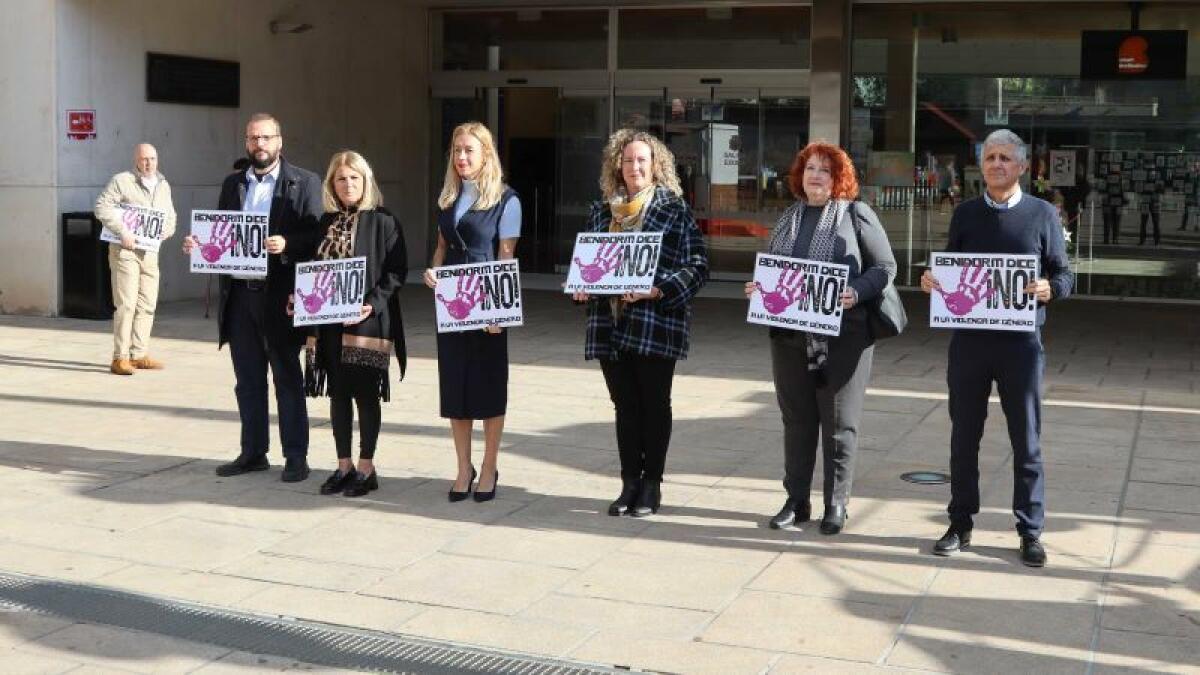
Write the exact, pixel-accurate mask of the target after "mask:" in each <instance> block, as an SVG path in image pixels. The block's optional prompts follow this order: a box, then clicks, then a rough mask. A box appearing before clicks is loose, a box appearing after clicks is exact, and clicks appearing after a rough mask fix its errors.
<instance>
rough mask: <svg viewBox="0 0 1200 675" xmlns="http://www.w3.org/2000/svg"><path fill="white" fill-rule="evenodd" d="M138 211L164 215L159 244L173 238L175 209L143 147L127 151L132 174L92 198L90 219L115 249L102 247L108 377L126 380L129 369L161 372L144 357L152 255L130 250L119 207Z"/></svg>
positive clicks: (154, 280) (152, 292) (154, 276)
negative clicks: (108, 303) (107, 282)
mask: <svg viewBox="0 0 1200 675" xmlns="http://www.w3.org/2000/svg"><path fill="white" fill-rule="evenodd" d="M126 205H130V206H141V207H146V208H152V209H158V210H160V211H164V212H166V218H164V219H163V228H162V239H168V238H169V237H170V236H171V235H172V234H174V233H175V206H174V205H173V204H172V203H171V186H170V185H169V184H168V183H167V179H166V178H164V177H163V175H162V174H161V173H159V172H158V151H157V150H155V149H154V146H153V145H150V144H149V143H139V144H138V145H137V146H136V147H135V148H134V150H133V170H132V171H122V172H121V173H118V174H117V175H115V176H113V177H112V180H110V181H109V182H108V186H107V187H105V188H104V191H103V192H101V193H100V196H99V197H98V198H97V199H96V217H97V218H99V219H100V222H101V224H103V225H104V227H105V228H106V229H107V230H109V232H111V233H112V234H114V235H116V236H118V237H120V239H121V243H120V244H109V245H108V264H109V267H110V268H112V291H113V304H115V305H116V307H117V309H116V311H115V312H113V357H112V365H111V366H110V367H109V369H110V370H111V371H112V373H113V374H114V375H132V374H133V373H134V371H135V369H138V368H143V369H158V368H162V367H163V364H162V362H161V361H157V360H155V359H152V358H150V356H149V354H148V353H147V348H148V347H149V344H150V329H151V327H152V326H153V325H154V306H155V305H156V304H158V251H147V250H142V249H140V248H136V246H137V240H136V238H135V237H134V233H133V232H131V231H130V230H129V228H128V227H126V225H125V222H124V218H123V217H122V216H123V215H124V208H123V207H124V206H126Z"/></svg>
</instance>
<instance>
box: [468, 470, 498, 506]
mask: <svg viewBox="0 0 1200 675" xmlns="http://www.w3.org/2000/svg"><path fill="white" fill-rule="evenodd" d="M498 485H500V471H499V470H497V471H496V477H495V479H494V480H493V482H492V489H491V490H488V491H487V492H483V491H481V490H480V489H479V486H476V487H475V494H474V495H473V496H474V497H475V501H477V502H490V501H492V500H493V499H495V498H496V487H497V486H498Z"/></svg>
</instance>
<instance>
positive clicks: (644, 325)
mask: <svg viewBox="0 0 1200 675" xmlns="http://www.w3.org/2000/svg"><path fill="white" fill-rule="evenodd" d="M600 189H601V192H602V193H603V196H604V199H603V200H602V201H600V202H597V203H596V204H594V205H593V206H592V210H591V214H590V215H589V217H588V225H587V229H588V231H590V232H638V231H642V232H662V233H663V241H662V248H661V251H660V254H659V261H658V270H657V272H656V273H655V276H654V286H653V288H652V289H651V291H650V292H649V293H626V294H625V295H623V296H604V297H595V296H590V295H588V294H587V293H575V294H574V298H575V301H576V302H584V303H587V310H588V321H587V340H586V345H585V349H584V358H585V359H587V360H589V361H590V360H593V359H595V360H598V361H599V362H600V368H601V370H602V371H603V372H604V381H605V383H606V384H607V385H608V393H609V396H610V397H611V398H612V402H613V406H614V407H615V408H616V422H617V448H618V451H619V453H620V457H621V483H622V488H621V494H620V496H619V497H617V500H616V501H614V502H613V503H612V505H610V506H609V508H608V514H609V515H611V516H620V515H623V514H628V515H631V516H634V517H641V516H647V515H650V514H651V513H656V512H657V511H658V507H659V503H660V501H661V490H660V484H661V483H662V478H663V469H664V467H665V465H666V459H667V447H668V445H669V444H670V440H671V383H672V380H673V378H674V376H675V362H676V361H677V360H679V359H683V358H687V351H688V331H689V326H690V323H691V318H692V304H691V303H692V298H694V297H695V296H696V293H697V292H699V291H700V288H701V287H702V286H703V285H704V282H705V281H706V280H707V279H708V249H707V247H706V245H705V243H704V236H703V235H702V234H701V233H700V229H699V228H698V227H697V226H696V220H695V218H693V217H692V212H691V209H690V208H688V205H687V203H686V202H684V201H683V198H682V197H681V195H682V193H683V191H682V189H680V187H679V177H678V176H677V175H676V174H675V156H674V155H672V154H671V151H670V150H668V149H667V147H666V146H665V145H663V144H662V142H661V141H659V140H658V139H657V138H655V137H654V136H652V135H651V134H649V133H646V132H643V131H637V130H634V129H622V130H620V131H618V132H616V133H615V134H613V135H612V136H611V137H610V138H609V139H608V144H607V146H606V147H605V149H604V157H603V161H602V165H601V169H600Z"/></svg>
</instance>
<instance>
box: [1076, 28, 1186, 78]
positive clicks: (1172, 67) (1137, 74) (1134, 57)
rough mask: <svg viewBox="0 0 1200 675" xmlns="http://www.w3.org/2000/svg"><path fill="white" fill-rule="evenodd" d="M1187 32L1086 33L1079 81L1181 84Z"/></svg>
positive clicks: (1087, 31) (1097, 31)
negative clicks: (1168, 81) (1136, 81)
mask: <svg viewBox="0 0 1200 675" xmlns="http://www.w3.org/2000/svg"><path fill="white" fill-rule="evenodd" d="M1187 43H1188V33H1187V31H1186V30H1134V31H1129V30H1085V31H1083V35H1082V38H1081V39H1080V45H1081V52H1080V58H1079V79H1081V80H1182V79H1184V78H1185V77H1187Z"/></svg>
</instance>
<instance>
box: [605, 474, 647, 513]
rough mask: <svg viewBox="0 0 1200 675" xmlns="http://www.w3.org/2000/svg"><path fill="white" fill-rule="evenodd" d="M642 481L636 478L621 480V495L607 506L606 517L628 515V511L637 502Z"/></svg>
mask: <svg viewBox="0 0 1200 675" xmlns="http://www.w3.org/2000/svg"><path fill="white" fill-rule="evenodd" d="M641 489H642V481H641V480H640V479H637V478H633V479H627V478H622V479H621V494H620V495H618V496H617V498H616V500H615V501H613V503H611V504H609V505H608V515H610V516H623V515H625V514H627V513H629V511H630V509H632V508H633V505H634V504H635V503H636V502H637V498H638V493H639V492H641Z"/></svg>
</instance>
